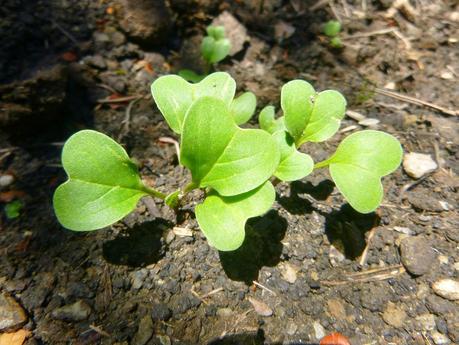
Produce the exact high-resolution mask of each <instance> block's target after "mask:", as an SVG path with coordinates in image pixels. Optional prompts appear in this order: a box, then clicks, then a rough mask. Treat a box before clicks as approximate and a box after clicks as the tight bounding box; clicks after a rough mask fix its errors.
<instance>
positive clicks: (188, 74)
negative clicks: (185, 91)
mask: <svg viewBox="0 0 459 345" xmlns="http://www.w3.org/2000/svg"><path fill="white" fill-rule="evenodd" d="M178 75H179V76H180V77H182V78H183V79H185V80H186V81H189V82H191V83H199V82H200V81H201V80H203V79H204V78H205V77H206V75H205V74H204V75H202V74H198V73H196V72H195V71H192V70H191V69H181V70H180V71H178Z"/></svg>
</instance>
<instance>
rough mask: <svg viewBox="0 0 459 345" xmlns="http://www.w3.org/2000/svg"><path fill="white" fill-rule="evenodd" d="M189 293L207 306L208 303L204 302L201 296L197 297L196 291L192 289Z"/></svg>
mask: <svg viewBox="0 0 459 345" xmlns="http://www.w3.org/2000/svg"><path fill="white" fill-rule="evenodd" d="M190 292H191V294H192V295H194V296H195V297H196V298H197V299H199V300H200V301H201V302H202V303H204V304H205V305H209V303H207V302H206V301H204V299H203V298H202V297H201V296H199V294H198V293H197V292H196V291H194V289H193V288H191V290H190Z"/></svg>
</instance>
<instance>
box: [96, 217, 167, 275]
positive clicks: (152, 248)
mask: <svg viewBox="0 0 459 345" xmlns="http://www.w3.org/2000/svg"><path fill="white" fill-rule="evenodd" d="M171 226H172V225H171V223H170V222H168V221H166V220H164V219H161V218H158V219H155V220H153V221H150V222H144V223H142V224H140V225H136V226H134V227H133V228H132V229H129V230H128V231H126V232H125V233H123V234H121V235H119V236H117V237H116V238H115V239H113V240H111V241H108V242H106V243H104V245H103V254H104V258H105V260H107V261H108V262H109V263H112V264H115V265H127V266H131V267H142V266H148V265H151V264H153V263H155V262H157V261H158V260H159V259H161V258H162V257H163V256H164V244H163V233H164V231H165V230H166V229H168V228H170V227H171Z"/></svg>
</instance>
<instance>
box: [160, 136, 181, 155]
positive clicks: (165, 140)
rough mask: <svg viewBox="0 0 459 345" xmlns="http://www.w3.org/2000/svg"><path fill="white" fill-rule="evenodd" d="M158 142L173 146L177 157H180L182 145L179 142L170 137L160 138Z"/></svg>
mask: <svg viewBox="0 0 459 345" xmlns="http://www.w3.org/2000/svg"><path fill="white" fill-rule="evenodd" d="M158 141H159V142H160V143H165V144H173V145H174V146H175V152H176V153H177V157H180V145H179V143H178V141H177V140H175V139H173V138H170V137H160V138H158Z"/></svg>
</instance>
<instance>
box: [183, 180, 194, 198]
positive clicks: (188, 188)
mask: <svg viewBox="0 0 459 345" xmlns="http://www.w3.org/2000/svg"><path fill="white" fill-rule="evenodd" d="M196 188H198V186H197V185H196V183H194V182H190V183H188V184H187V185H186V186H185V188H184V189H183V196H185V195H186V194H187V193H189V192H191V191H192V190H193V189H196ZM183 196H182V197H183Z"/></svg>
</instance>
